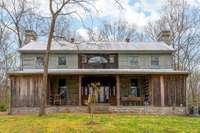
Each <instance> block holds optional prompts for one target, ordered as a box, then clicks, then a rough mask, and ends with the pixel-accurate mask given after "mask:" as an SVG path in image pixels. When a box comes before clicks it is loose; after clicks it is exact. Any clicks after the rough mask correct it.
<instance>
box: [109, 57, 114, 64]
mask: <svg viewBox="0 0 200 133" xmlns="http://www.w3.org/2000/svg"><path fill="white" fill-rule="evenodd" d="M109 63H115V56H114V55H110V56H109Z"/></svg>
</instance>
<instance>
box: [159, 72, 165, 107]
mask: <svg viewBox="0 0 200 133" xmlns="http://www.w3.org/2000/svg"><path fill="white" fill-rule="evenodd" d="M160 97H161V106H162V107H164V106H165V87H164V77H163V76H160Z"/></svg>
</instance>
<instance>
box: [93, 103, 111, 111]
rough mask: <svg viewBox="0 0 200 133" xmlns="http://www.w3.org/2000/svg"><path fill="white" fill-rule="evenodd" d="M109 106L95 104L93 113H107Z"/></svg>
mask: <svg viewBox="0 0 200 133" xmlns="http://www.w3.org/2000/svg"><path fill="white" fill-rule="evenodd" d="M109 106H110V104H96V106H95V107H94V113H109Z"/></svg>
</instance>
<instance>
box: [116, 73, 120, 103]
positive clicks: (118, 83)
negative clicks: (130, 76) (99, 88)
mask: <svg viewBox="0 0 200 133" xmlns="http://www.w3.org/2000/svg"><path fill="white" fill-rule="evenodd" d="M116 89H117V106H120V79H119V75H117V76H116Z"/></svg>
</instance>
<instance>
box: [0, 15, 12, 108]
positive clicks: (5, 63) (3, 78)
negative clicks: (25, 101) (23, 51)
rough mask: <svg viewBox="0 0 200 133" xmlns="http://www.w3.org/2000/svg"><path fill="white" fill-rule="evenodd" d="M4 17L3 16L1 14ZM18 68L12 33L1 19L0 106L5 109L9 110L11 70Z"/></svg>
mask: <svg viewBox="0 0 200 133" xmlns="http://www.w3.org/2000/svg"><path fill="white" fill-rule="evenodd" d="M0 15H2V14H0ZM15 66H16V53H15V52H14V49H13V43H12V41H11V32H10V31H8V29H7V28H6V26H5V25H4V24H3V23H2V19H1V18H0V94H1V95H0V104H1V105H3V106H4V108H5V109H6V108H8V103H9V89H8V76H7V73H8V71H9V70H13V69H14V68H15Z"/></svg>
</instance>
